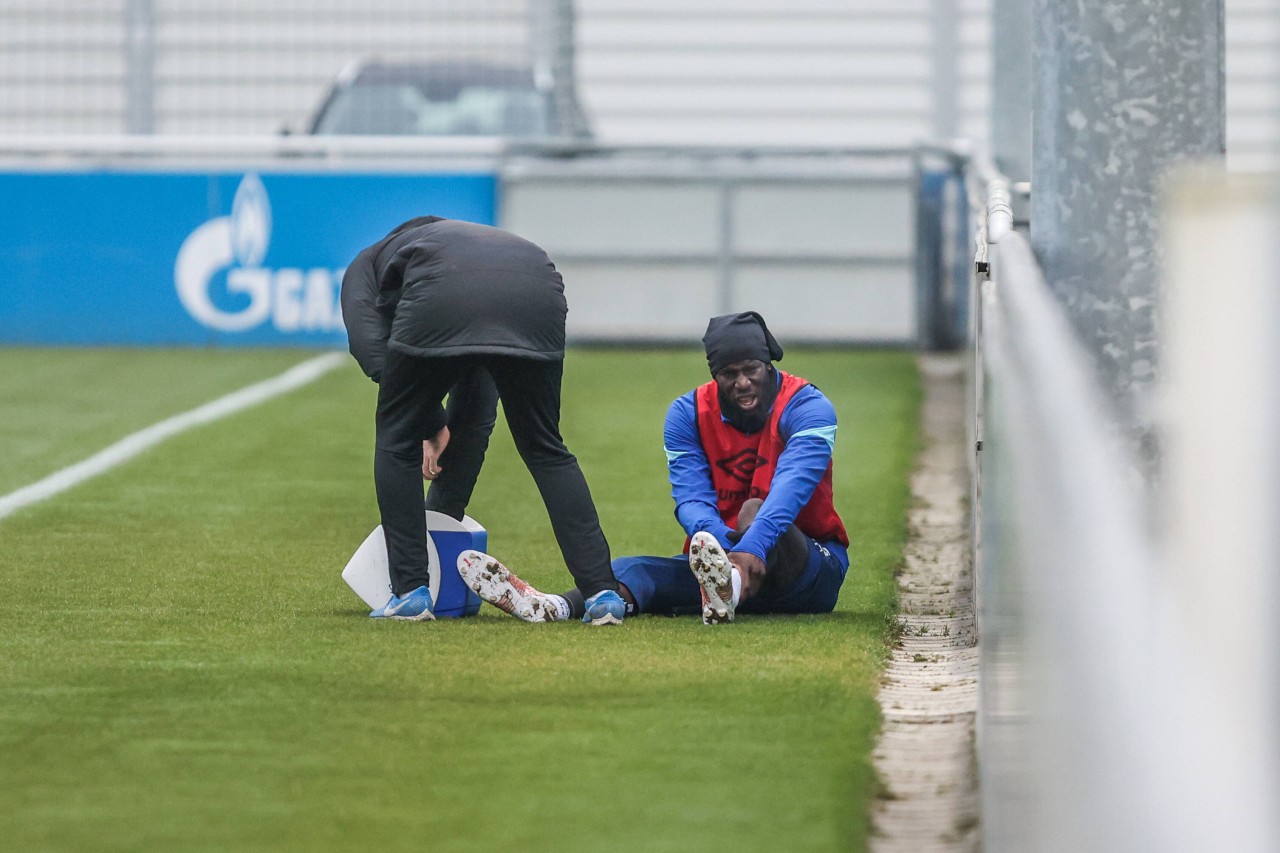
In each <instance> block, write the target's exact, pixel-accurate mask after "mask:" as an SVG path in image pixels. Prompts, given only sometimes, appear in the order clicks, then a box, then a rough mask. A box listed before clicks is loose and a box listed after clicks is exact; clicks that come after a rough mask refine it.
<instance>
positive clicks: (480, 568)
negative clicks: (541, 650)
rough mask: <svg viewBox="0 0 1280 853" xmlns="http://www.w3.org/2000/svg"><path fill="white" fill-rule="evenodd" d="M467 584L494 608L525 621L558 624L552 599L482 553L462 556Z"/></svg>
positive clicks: (461, 566) (460, 566) (461, 569)
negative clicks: (555, 622)
mask: <svg viewBox="0 0 1280 853" xmlns="http://www.w3.org/2000/svg"><path fill="white" fill-rule="evenodd" d="M458 574H460V575H461V576H462V580H463V582H464V583H465V584H466V585H467V586H469V587H471V589H472V590H474V591H475V593H476V595H478V596H480V597H481V598H482V599H484V600H485V601H487V602H489V603H490V604H492V605H493V606H494V607H496V608H498V609H499V610H501V611H503V612H504V613H510V614H511V615H512V616H514V617H516V618H517V619H523V620H524V621H525V622H554V621H556V616H557V611H556V606H555V604H553V603H552V601H551V596H549V595H547V594H545V593H541V592H538V591H537V590H536V589H534V588H533V587H531V586H529V584H527V583H525V582H524V581H522V580H520V578H518V577H516V576H515V574H513V573H512V571H511V570H510V569H508V568H507V567H506V566H504V565H502V563H499V562H498V561H497V560H496V559H495V558H493V557H490V556H489V555H488V554H485V553H483V552H481V551H463V552H462V553H461V554H459V555H458Z"/></svg>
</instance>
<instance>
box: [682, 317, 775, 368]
mask: <svg viewBox="0 0 1280 853" xmlns="http://www.w3.org/2000/svg"><path fill="white" fill-rule="evenodd" d="M702 343H703V345H704V346H705V347H706V348H707V367H709V368H711V375H712V376H715V375H716V373H717V372H718V371H719V370H721V369H722V368H723V367H724V366H725V365H728V364H733V363H734V362H735V361H743V360H744V359H748V358H754V359H756V360H758V361H763V362H764V363H765V364H768V363H769V362H771V361H781V360H782V347H781V346H779V344H778V342H777V341H776V340H775V339H774V337H773V335H772V334H770V333H769V327H768V326H766V325H765V324H764V318H763V317H761V316H760V315H759V314H757V313H756V312H754V311H743V312H742V313H740V314H721V315H720V316H719V317H712V318H711V322H710V323H708V324H707V333H706V334H705V335H703V336H702Z"/></svg>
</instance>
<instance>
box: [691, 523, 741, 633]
mask: <svg viewBox="0 0 1280 853" xmlns="http://www.w3.org/2000/svg"><path fill="white" fill-rule="evenodd" d="M689 568H690V569H692V570H693V576H694V577H695V578H697V579H698V586H699V587H701V592H702V621H703V623H704V624H706V625H719V624H721V623H723V622H732V621H733V577H732V575H731V574H730V573H731V572H732V571H733V566H732V564H730V562H729V557H728V555H727V554H725V552H724V549H723V548H721V547H720V543H719V542H717V541H716V538H715V537H714V536H712V535H711V534H710V533H707V532H705V531H699V532H697V533H695V534H693V539H692V540H691V541H690V542H689Z"/></svg>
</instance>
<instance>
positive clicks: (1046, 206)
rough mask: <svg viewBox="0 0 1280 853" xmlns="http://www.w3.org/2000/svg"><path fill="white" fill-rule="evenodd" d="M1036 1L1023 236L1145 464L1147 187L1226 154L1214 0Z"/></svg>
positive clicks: (1150, 438)
mask: <svg viewBox="0 0 1280 853" xmlns="http://www.w3.org/2000/svg"><path fill="white" fill-rule="evenodd" d="M1035 4H1036V5H1035V21H1036V31H1035V54H1034V59H1035V62H1034V66H1035V75H1036V76H1035V89H1034V95H1033V98H1034V103H1035V112H1034V118H1033V124H1034V139H1033V151H1032V172H1033V178H1032V184H1033V191H1032V196H1031V242H1032V245H1033V247H1034V249H1035V252H1036V255H1037V257H1038V259H1039V261H1040V264H1041V265H1042V267H1043V268H1044V272H1045V277H1046V279H1047V281H1048V283H1049V286H1050V287H1051V288H1052V290H1053V292H1054V294H1055V296H1056V297H1057V298H1058V299H1059V300H1060V301H1061V302H1062V303H1063V304H1064V306H1065V307H1066V309H1067V312H1068V314H1069V315H1070V317H1071V321H1072V325H1073V326H1074V327H1075V329H1076V332H1077V334H1079V335H1080V336H1081V338H1082V339H1083V341H1084V344H1085V348H1086V350H1088V351H1089V352H1090V353H1091V354H1092V356H1093V358H1094V360H1095V362H1096V364H1097V366H1098V368H1099V369H1100V371H1101V374H1102V379H1103V383H1104V386H1105V387H1106V390H1107V391H1108V393H1109V396H1110V397H1111V398H1112V399H1113V401H1114V402H1115V405H1116V408H1117V409H1118V417H1119V419H1120V421H1121V423H1120V424H1119V425H1118V426H1119V432H1120V433H1122V434H1124V435H1125V438H1126V439H1127V440H1128V441H1129V443H1130V444H1132V445H1133V447H1134V448H1135V449H1136V450H1137V451H1138V455H1139V456H1140V458H1141V459H1142V460H1143V464H1144V466H1145V467H1146V468H1147V470H1146V471H1143V472H1140V473H1143V474H1148V475H1149V474H1152V473H1154V471H1155V470H1157V467H1158V466H1157V463H1158V456H1159V454H1158V449H1157V447H1156V446H1155V443H1154V432H1153V431H1152V430H1151V428H1150V425H1149V420H1150V410H1151V408H1152V406H1151V405H1150V402H1149V394H1150V391H1151V390H1152V388H1153V386H1154V384H1155V381H1156V379H1157V376H1158V369H1159V362H1160V358H1159V355H1160V340H1159V336H1158V334H1157V326H1158V321H1159V317H1158V314H1159V294H1158V286H1157V285H1158V282H1157V277H1158V271H1159V269H1160V267H1161V263H1162V254H1163V249H1162V244H1161V241H1160V237H1159V229H1158V227H1157V226H1158V222H1157V220H1158V214H1157V210H1158V194H1159V192H1160V189H1161V185H1162V182H1163V180H1164V177H1165V175H1166V173H1167V172H1168V170H1169V169H1170V167H1172V166H1174V165H1175V164H1177V163H1179V162H1181V161H1185V160H1188V159H1197V158H1221V157H1223V156H1224V153H1225V133H1224V129H1225V125H1226V119H1225V109H1224V107H1225V98H1224V94H1223V0H1143V2H1140V3H1135V2H1128V0H1101V1H1100V2H1096V3H1062V2H1059V0H1035ZM1207 284H1208V283H1207V282H1206V285H1207Z"/></svg>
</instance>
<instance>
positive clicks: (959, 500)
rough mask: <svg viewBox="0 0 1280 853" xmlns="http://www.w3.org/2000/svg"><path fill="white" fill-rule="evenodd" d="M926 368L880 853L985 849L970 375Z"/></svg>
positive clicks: (882, 745) (880, 747) (890, 675)
mask: <svg viewBox="0 0 1280 853" xmlns="http://www.w3.org/2000/svg"><path fill="white" fill-rule="evenodd" d="M919 367H920V376H921V380H922V383H923V389H924V400H923V404H922V407H921V421H922V429H923V439H924V440H923V446H924V449H923V450H922V452H921V454H920V456H919V458H918V459H917V462H916V468H915V471H914V473H913V474H912V477H911V490H912V508H911V510H910V513H909V529H908V535H907V544H906V548H905V550H904V554H903V568H902V571H901V573H900V574H899V576H898V589H899V596H900V598H899V602H900V610H899V617H898V620H899V626H900V630H901V637H900V639H899V641H898V642H897V643H896V644H895V645H894V648H893V650H892V655H891V658H890V661H889V664H888V666H887V667H886V668H885V673H884V677H883V680H882V683H881V687H880V694H879V702H880V708H881V713H882V714H883V718H884V722H883V726H882V729H881V734H880V740H879V742H878V743H877V745H876V748H875V750H874V752H873V754H872V755H873V760H874V762H875V767H876V773H877V775H878V776H879V778H880V782H881V790H880V792H879V794H878V796H877V798H876V801H875V803H874V805H873V806H872V815H871V818H872V835H871V838H870V839H869V847H870V849H871V850H873V851H876V853H897V851H911V853H922V852H923V851H947V853H951V851H976V850H979V849H980V848H981V836H980V832H979V804H978V782H977V768H976V760H975V756H974V723H975V717H976V715H977V709H978V635H977V624H976V621H975V617H974V600H973V566H972V558H971V553H972V552H971V548H970V535H969V468H968V464H967V461H966V454H965V446H964V445H965V442H966V440H967V439H966V432H965V424H964V417H965V402H964V401H965V397H964V394H965V383H964V374H963V370H962V366H961V362H960V359H959V357H958V356H954V355H934V354H927V355H921V356H920V358H919Z"/></svg>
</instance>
